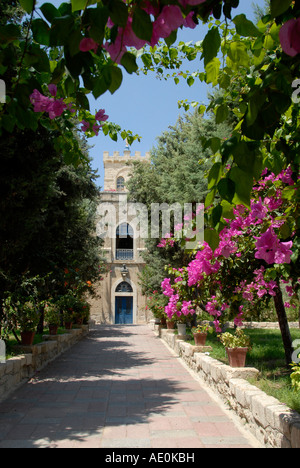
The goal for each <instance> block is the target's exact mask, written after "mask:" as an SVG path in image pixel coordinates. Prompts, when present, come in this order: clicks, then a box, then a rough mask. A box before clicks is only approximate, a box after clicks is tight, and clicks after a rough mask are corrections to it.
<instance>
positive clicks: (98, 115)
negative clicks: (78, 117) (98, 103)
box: [95, 109, 108, 122]
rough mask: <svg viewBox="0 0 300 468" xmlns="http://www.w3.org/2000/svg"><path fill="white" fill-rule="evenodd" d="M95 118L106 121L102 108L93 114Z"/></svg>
mask: <svg viewBox="0 0 300 468" xmlns="http://www.w3.org/2000/svg"><path fill="white" fill-rule="evenodd" d="M95 119H96V120H98V122H106V120H107V119H108V115H106V114H105V110H104V109H100V110H98V112H97V114H96V115H95Z"/></svg>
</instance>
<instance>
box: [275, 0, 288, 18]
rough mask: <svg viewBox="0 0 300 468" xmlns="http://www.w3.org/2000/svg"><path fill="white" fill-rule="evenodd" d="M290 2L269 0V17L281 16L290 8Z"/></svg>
mask: <svg viewBox="0 0 300 468" xmlns="http://www.w3.org/2000/svg"><path fill="white" fill-rule="evenodd" d="M291 3H292V2H291V0H271V15H272V17H273V18H276V17H277V16H280V15H282V14H283V13H285V12H286V10H287V9H288V8H289V7H290V6H291Z"/></svg>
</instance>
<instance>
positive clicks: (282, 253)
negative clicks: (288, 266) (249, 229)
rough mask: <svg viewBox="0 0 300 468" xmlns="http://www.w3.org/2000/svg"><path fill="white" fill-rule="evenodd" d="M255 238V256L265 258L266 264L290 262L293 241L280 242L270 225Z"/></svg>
mask: <svg viewBox="0 0 300 468" xmlns="http://www.w3.org/2000/svg"><path fill="white" fill-rule="evenodd" d="M255 239H257V242H256V244H255V248H256V249H257V251H256V252H255V258H260V259H262V260H265V261H266V262H267V263H268V264H272V263H278V264H280V263H290V261H291V255H292V251H291V248H292V246H293V242H292V241H290V242H280V241H279V239H278V237H277V235H276V234H275V232H274V231H273V229H272V227H270V228H269V229H267V231H266V232H265V233H264V234H262V235H261V237H255Z"/></svg>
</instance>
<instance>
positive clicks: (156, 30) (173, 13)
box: [151, 5, 184, 46]
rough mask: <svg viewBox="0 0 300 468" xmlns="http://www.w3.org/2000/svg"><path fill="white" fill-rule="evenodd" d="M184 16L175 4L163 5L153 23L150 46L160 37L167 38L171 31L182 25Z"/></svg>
mask: <svg viewBox="0 0 300 468" xmlns="http://www.w3.org/2000/svg"><path fill="white" fill-rule="evenodd" d="M183 22H184V18H183V16H182V13H181V10H180V8H179V6H177V5H166V6H164V7H163V9H162V12H161V14H160V15H159V16H158V17H157V18H156V20H155V21H154V23H153V33H152V39H151V46H154V45H155V44H157V43H158V41H159V39H160V38H167V37H169V36H170V34H171V32H172V31H175V30H176V29H178V28H179V27H180V26H182V25H183Z"/></svg>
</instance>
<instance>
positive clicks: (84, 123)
mask: <svg viewBox="0 0 300 468" xmlns="http://www.w3.org/2000/svg"><path fill="white" fill-rule="evenodd" d="M80 123H81V130H82V131H83V132H86V131H87V130H89V128H90V123H89V122H87V121H86V120H82V121H81V122H80Z"/></svg>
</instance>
